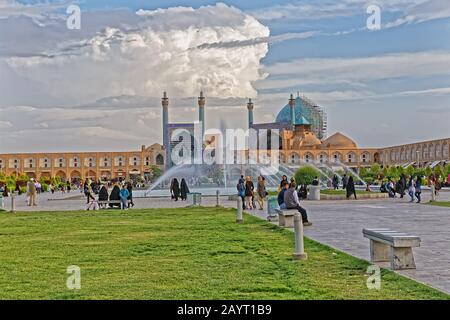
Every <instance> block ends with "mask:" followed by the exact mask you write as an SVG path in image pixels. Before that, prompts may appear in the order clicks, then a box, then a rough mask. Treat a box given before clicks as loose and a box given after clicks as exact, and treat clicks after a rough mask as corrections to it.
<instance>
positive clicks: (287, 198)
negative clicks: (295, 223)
mask: <svg viewBox="0 0 450 320" xmlns="http://www.w3.org/2000/svg"><path fill="white" fill-rule="evenodd" d="M296 188H297V185H296V184H295V182H291V184H290V186H289V189H287V190H286V191H285V192H284V204H285V205H286V209H297V210H298V212H300V214H301V215H302V220H303V225H304V226H311V225H312V223H311V222H309V221H308V214H307V213H306V210H305V209H304V208H302V206H300V201H299V200H298V194H297V191H296Z"/></svg>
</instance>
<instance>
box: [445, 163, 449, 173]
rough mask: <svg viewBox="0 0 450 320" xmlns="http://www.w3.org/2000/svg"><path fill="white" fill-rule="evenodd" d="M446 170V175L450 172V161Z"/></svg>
mask: <svg viewBox="0 0 450 320" xmlns="http://www.w3.org/2000/svg"><path fill="white" fill-rule="evenodd" d="M444 172H445V174H446V175H449V174H450V163H449V164H447V165H446V166H445V170H444Z"/></svg>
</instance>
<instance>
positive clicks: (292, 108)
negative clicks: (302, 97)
mask: <svg viewBox="0 0 450 320" xmlns="http://www.w3.org/2000/svg"><path fill="white" fill-rule="evenodd" d="M289 106H290V107H291V124H292V128H293V129H294V128H295V99H294V95H293V94H291V98H290V99H289Z"/></svg>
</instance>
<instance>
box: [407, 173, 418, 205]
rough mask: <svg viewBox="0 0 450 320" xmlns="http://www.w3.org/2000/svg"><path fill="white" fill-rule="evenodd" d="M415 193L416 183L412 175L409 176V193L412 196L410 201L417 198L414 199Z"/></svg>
mask: <svg viewBox="0 0 450 320" xmlns="http://www.w3.org/2000/svg"><path fill="white" fill-rule="evenodd" d="M415 193H416V184H415V183H414V177H413V176H411V177H410V178H409V182H408V194H409V196H410V198H411V201H410V202H414V200H415V199H414V196H415Z"/></svg>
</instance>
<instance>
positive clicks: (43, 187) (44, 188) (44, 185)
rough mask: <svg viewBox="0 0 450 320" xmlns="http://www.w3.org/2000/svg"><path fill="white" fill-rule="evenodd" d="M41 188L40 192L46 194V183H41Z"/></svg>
mask: <svg viewBox="0 0 450 320" xmlns="http://www.w3.org/2000/svg"><path fill="white" fill-rule="evenodd" d="M41 187H42V191H43V192H48V184H46V183H41Z"/></svg>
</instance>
